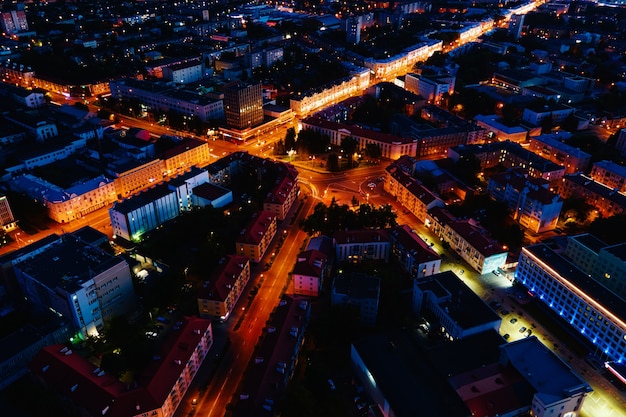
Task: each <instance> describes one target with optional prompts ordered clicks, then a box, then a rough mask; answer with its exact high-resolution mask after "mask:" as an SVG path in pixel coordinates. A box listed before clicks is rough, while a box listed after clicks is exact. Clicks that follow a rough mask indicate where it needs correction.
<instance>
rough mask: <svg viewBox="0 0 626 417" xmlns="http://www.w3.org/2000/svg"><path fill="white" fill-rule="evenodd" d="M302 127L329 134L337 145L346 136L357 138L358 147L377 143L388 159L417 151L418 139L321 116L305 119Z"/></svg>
mask: <svg viewBox="0 0 626 417" xmlns="http://www.w3.org/2000/svg"><path fill="white" fill-rule="evenodd" d="M302 129H309V130H312V131H314V132H317V133H320V134H322V135H328V137H329V138H330V143H331V144H332V145H335V146H340V145H341V142H342V140H343V139H344V138H346V137H352V138H354V139H356V140H357V142H358V149H363V148H365V147H366V146H367V145H368V144H374V145H377V146H378V147H379V148H380V151H381V157H383V158H387V159H398V158H400V157H401V156H403V155H415V154H416V152H417V145H418V143H417V139H413V138H405V137H400V136H397V135H392V134H389V133H381V132H377V131H374V130H371V129H364V128H362V127H359V126H354V125H347V124H344V123H338V122H332V121H328V120H324V119H322V118H320V117H315V116H313V117H308V118H306V119H304V120H303V121H302Z"/></svg>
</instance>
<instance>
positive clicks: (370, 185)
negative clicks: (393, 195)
mask: <svg viewBox="0 0 626 417" xmlns="http://www.w3.org/2000/svg"><path fill="white" fill-rule="evenodd" d="M367 186H368V187H369V188H370V189H373V188H376V183H374V182H370V183H369V184H367Z"/></svg>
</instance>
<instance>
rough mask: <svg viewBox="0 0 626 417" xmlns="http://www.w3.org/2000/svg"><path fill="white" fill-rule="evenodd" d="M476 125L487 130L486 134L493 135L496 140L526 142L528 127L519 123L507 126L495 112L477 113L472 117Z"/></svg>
mask: <svg viewBox="0 0 626 417" xmlns="http://www.w3.org/2000/svg"><path fill="white" fill-rule="evenodd" d="M474 120H476V123H478V126H481V127H482V128H484V129H485V130H487V132H488V133H487V136H488V137H493V138H494V139H496V140H497V141H500V142H503V141H505V140H510V141H511V142H517V143H520V142H526V138H527V137H528V129H526V128H524V127H522V126H520V125H519V124H516V125H513V126H509V125H507V124H505V123H504V122H503V120H502V119H501V118H500V117H498V116H497V115H495V114H478V115H476V116H475V117H474Z"/></svg>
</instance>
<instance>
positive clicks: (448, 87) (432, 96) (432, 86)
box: [404, 73, 456, 105]
mask: <svg viewBox="0 0 626 417" xmlns="http://www.w3.org/2000/svg"><path fill="white" fill-rule="evenodd" d="M455 82H456V77H454V76H449V75H438V76H425V75H422V74H414V73H408V74H406V76H405V78H404V88H405V89H406V90H408V91H410V92H412V93H415V94H417V95H420V96H422V97H424V98H425V99H426V100H428V102H429V103H433V104H437V105H438V104H439V103H440V102H441V99H442V97H443V95H444V94H448V95H451V94H453V93H454V84H455Z"/></svg>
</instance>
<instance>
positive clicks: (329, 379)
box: [328, 378, 336, 391]
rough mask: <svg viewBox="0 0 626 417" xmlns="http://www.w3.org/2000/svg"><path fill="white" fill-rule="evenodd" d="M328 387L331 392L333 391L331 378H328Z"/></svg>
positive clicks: (333, 386)
mask: <svg viewBox="0 0 626 417" xmlns="http://www.w3.org/2000/svg"><path fill="white" fill-rule="evenodd" d="M328 386H329V387H330V390H331V391H334V390H335V388H336V387H335V381H333V380H332V378H328Z"/></svg>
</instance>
